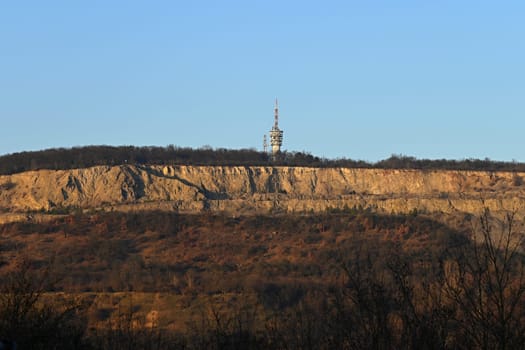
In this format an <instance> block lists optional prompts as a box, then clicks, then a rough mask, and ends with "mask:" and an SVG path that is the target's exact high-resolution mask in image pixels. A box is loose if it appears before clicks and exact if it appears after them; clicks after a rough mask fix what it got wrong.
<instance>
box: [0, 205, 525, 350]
mask: <svg viewBox="0 0 525 350" xmlns="http://www.w3.org/2000/svg"><path fill="white" fill-rule="evenodd" d="M471 219H472V218H470V217H461V218H457V220H458V221H457V224H458V227H457V228H456V229H453V228H451V227H449V226H446V225H444V224H442V223H439V222H436V221H434V220H432V219H431V218H428V217H424V216H421V215H418V214H417V213H413V214H411V215H390V216H388V215H378V214H374V213H371V212H369V211H366V210H348V211H344V212H334V213H326V214H324V215H316V216H304V215H293V216H274V217H268V216H252V217H226V216H219V215H211V214H201V215H180V214H174V213H161V212H149V213H140V214H139V213H128V214H125V213H100V214H93V215H81V214H79V215H72V216H67V217H63V218H58V219H56V220H55V221H52V222H50V223H48V224H38V223H11V224H5V225H3V226H1V227H0V239H1V242H0V244H1V247H2V249H1V251H0V258H1V259H2V267H1V269H0V273H1V274H2V276H3V277H2V278H3V280H10V281H13V280H15V281H24V280H25V279H27V278H25V279H24V276H32V275H33V274H34V275H36V276H49V278H48V277H46V280H48V279H50V280H52V281H53V283H49V284H47V291H49V292H53V293H56V292H58V291H63V292H66V293H73V294H75V295H80V294H78V293H79V292H89V291H90V292H106V293H107V292H113V293H116V292H125V293H127V294H128V295H129V296H130V297H129V298H128V300H129V307H126V308H121V306H118V307H117V306H115V304H114V303H110V304H108V305H109V306H108V305H106V306H104V307H103V308H97V306H96V305H91V306H89V305H86V304H85V303H78V304H75V305H74V306H73V307H72V308H69V309H67V308H65V307H64V303H60V302H59V303H57V301H56V298H52V299H51V300H52V301H46V299H45V298H42V297H41V296H42V286H44V284H42V283H40V282H38V281H42V278H40V279H38V278H30V279H29V281H36V284H27V283H22V284H21V285H20V288H17V286H18V285H17V284H14V285H12V287H10V288H11V289H4V291H3V293H0V295H1V296H2V298H1V299H0V314H2V315H6V314H12V313H16V312H17V311H16V310H18V308H11V309H9V308H8V306H9V305H13V300H14V301H16V300H25V299H24V298H26V296H27V295H28V294H27V293H28V292H29V293H32V292H31V291H32V290H33V288H36V291H37V293H36V294H29V295H36V296H37V297H38V298H37V301H38V302H33V303H30V305H29V306H30V307H29V308H28V310H30V311H31V312H29V313H27V315H26V316H24V317H19V318H16V319H20V320H22V321H21V322H22V323H23V322H28V323H29V324H31V322H34V319H33V316H32V315H34V317H36V318H37V319H41V318H39V317H41V316H39V315H42V310H51V311H47V312H48V314H50V315H59V314H60V313H59V311H57V310H68V312H67V313H66V314H65V317H64V318H63V319H61V323H58V324H57V327H59V328H58V329H60V330H68V329H69V330H70V331H71V332H72V333H71V334H72V336H73V335H74V336H75V338H74V339H76V345H75V346H76V347H77V348H86V349H124V348H137V347H139V348H151V349H153V348H155V349H159V348H160V349H183V348H184V349H271V348H273V349H399V348H407V349H422V348H424V349H449V348H450V349H520V348H523V346H524V345H523V344H525V332H524V331H525V307H523V305H525V270H524V267H525V259H524V256H523V255H522V254H521V251H522V248H523V245H522V243H523V242H522V240H521V236H520V235H519V234H518V232H521V230H522V227H520V226H519V225H518V224H517V223H516V221H515V219H514V217H513V216H512V215H508V216H507V217H506V218H505V219H502V220H499V219H496V218H493V217H492V216H491V215H490V213H489V212H485V213H484V214H483V215H482V216H481V217H480V218H477V219H472V220H471ZM17 256H24V257H25V258H24V259H23V260H24V261H29V262H30V264H23V265H22V272H20V264H18V263H16V261H17V258H16V257H17ZM13 257H15V258H13ZM50 261H51V262H52V263H51V264H49V262H50ZM49 266H51V267H49ZM24 269H26V270H24ZM13 273H17V275H16V274H15V276H19V277H18V278H15V279H12V278H10V279H9V276H12V274H13ZM20 276H22V277H20ZM140 291H151V292H162V293H164V294H165V295H171V296H175V297H177V298H180V299H178V300H180V303H178V304H177V305H176V306H174V307H173V308H171V309H168V308H163V309H160V310H159V314H158V319H157V320H156V321H155V322H150V323H147V318H144V317H145V316H141V314H142V312H143V311H149V310H142V309H141V305H140V304H136V305H135V304H133V302H132V301H131V300H132V299H131V298H132V296H133V295H135V293H138V292H140ZM162 293H160V294H162ZM20 296H22V298H21V297H20ZM158 298H160V297H158ZM158 298H157V299H158ZM31 300H34V299H31ZM183 300H184V301H183ZM157 302H160V301H159V300H157ZM194 304H199V305H201V306H200V307H199V308H192V306H193V305H194ZM119 305H121V304H119ZM188 309H190V310H192V311H191V312H190V314H191V317H190V318H186V319H184V318H183V316H184V315H187V313H188ZM198 310H200V311H198ZM73 314H74V315H77V317H75V318H72V317H69V316H67V315H73ZM17 317H18V316H17ZM170 317H171V319H172V320H173V322H175V323H176V324H178V325H179V326H180V322H184V325H185V326H184V327H182V328H181V327H175V325H176V324H170V323H166V321H165V320H166V319H167V318H170ZM49 319H50V320H53V319H54V318H49ZM74 320H77V321H74ZM78 320H80V321H82V320H84V321H82V322H85V323H83V325H82V324H80V325H79V323H78ZM75 322H76V323H75ZM177 322H178V323H177ZM8 326H9V325H6V324H0V336H1V337H7V339H12V337H13V336H14V335H12V334H10V333H9V329H10V328H8ZM20 327H22V328H21V329H28V328H27V327H28V326H27V324H25V325H22V324H21V325H20ZM23 327H26V328H23ZM41 329H45V328H41ZM174 329H177V330H174ZM56 330H57V328H56V327H55V328H53V327H50V328H49V331H50V332H55V331H56ZM59 334H62V333H59ZM9 337H11V338H9ZM38 339H39V341H40V342H41V343H42V344H44V345H42V347H40V348H50V347H51V348H57V349H60V348H68V347H70V346H71V339H69V338H68V337H63V336H62V335H61V336H60V337H55V338H49V339H48V338H45V337H44V338H38ZM46 342H47V343H46ZM60 342H64V343H63V344H64V345H61V344H62V343H60ZM68 342H69V343H68ZM57 344H58V345H57Z"/></svg>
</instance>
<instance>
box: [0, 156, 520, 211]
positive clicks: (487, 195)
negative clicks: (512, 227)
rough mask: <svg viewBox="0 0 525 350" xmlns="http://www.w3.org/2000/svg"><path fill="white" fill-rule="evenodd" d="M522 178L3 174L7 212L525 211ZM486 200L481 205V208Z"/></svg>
mask: <svg viewBox="0 0 525 350" xmlns="http://www.w3.org/2000/svg"><path fill="white" fill-rule="evenodd" d="M524 177H525V173H511V172H478V171H476V172H474V171H442V170H432V171H420V170H384V169H342V168H304V167H255V166H254V167H241V166H230V167H226V166H164V167H163V166H133V165H123V166H113V167H109V166H98V167H92V168H87V169H74V170H59V171H53V170H40V171H30V172H25V173H20V174H14V175H9V176H0V208H1V209H2V210H3V211H4V212H8V213H12V214H13V213H21V212H27V211H35V210H42V209H43V210H52V209H60V208H68V207H79V208H101V209H106V210H109V209H116V210H142V209H161V210H176V211H181V212H200V211H203V210H212V211H225V212H231V213H249V212H251V213H254V212H261V213H263V212H269V211H286V212H311V211H313V212H319V211H324V210H327V209H330V208H340V209H343V208H352V207H364V208H366V207H369V208H372V209H375V210H378V211H382V212H386V213H392V212H393V213H406V212H410V211H412V210H414V209H417V210H418V211H427V212H445V213H447V212H452V211H460V212H466V213H478V212H479V211H480V210H481V208H482V206H483V205H485V206H488V207H489V208H490V209H492V210H495V211H497V210H518V211H523V209H524V206H523V203H525V201H524V199H525V185H523V184H522V183H523V180H522V179H523V178H524ZM482 201H484V202H482Z"/></svg>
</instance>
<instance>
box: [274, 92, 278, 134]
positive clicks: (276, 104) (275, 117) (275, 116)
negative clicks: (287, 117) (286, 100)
mask: <svg viewBox="0 0 525 350" xmlns="http://www.w3.org/2000/svg"><path fill="white" fill-rule="evenodd" d="M273 111H274V119H275V120H274V124H273V125H274V126H275V127H276V128H278V127H279V101H277V98H276V99H275V109H274V110H273Z"/></svg>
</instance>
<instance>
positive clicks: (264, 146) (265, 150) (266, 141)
mask: <svg viewBox="0 0 525 350" xmlns="http://www.w3.org/2000/svg"><path fill="white" fill-rule="evenodd" d="M263 150H264V153H268V140H267V139H266V134H264V136H263Z"/></svg>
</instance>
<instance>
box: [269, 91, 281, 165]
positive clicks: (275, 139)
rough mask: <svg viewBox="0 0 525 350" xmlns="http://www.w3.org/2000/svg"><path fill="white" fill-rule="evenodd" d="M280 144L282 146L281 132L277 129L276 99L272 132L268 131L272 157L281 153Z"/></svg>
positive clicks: (277, 108)
mask: <svg viewBox="0 0 525 350" xmlns="http://www.w3.org/2000/svg"><path fill="white" fill-rule="evenodd" d="M282 144H283V131H282V130H281V129H279V105H278V102H277V99H275V109H274V124H273V128H272V130H270V145H271V146H272V155H273V156H275V155H277V154H278V153H279V152H281V146H282Z"/></svg>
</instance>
